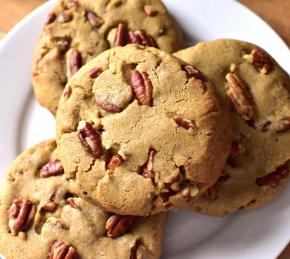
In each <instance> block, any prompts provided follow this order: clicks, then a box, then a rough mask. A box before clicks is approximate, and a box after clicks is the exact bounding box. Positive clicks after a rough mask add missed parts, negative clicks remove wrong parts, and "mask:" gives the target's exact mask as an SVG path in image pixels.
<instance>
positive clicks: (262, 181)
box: [256, 165, 289, 187]
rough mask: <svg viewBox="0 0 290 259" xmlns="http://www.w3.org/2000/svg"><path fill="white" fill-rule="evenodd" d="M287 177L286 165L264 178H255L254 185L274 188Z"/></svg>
mask: <svg viewBox="0 0 290 259" xmlns="http://www.w3.org/2000/svg"><path fill="white" fill-rule="evenodd" d="M288 176H289V169H288V167H287V166H286V165H282V166H279V167H278V168H277V169H276V171H274V172H272V173H270V174H267V175H266V176H263V177H260V178H257V180H256V183H257V185H258V186H265V185H268V186H271V187H276V186H278V185H279V183H280V181H281V180H283V179H285V178H287V177H288Z"/></svg>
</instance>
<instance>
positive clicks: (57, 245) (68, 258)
mask: <svg viewBox="0 0 290 259" xmlns="http://www.w3.org/2000/svg"><path fill="white" fill-rule="evenodd" d="M48 258H49V259H78V258H79V256H78V254H77V252H76V250H75V249H74V248H73V247H72V246H71V245H69V244H67V243H64V242H62V241H59V240H55V241H53V242H52V244H51V246H50V249H49V254H48Z"/></svg>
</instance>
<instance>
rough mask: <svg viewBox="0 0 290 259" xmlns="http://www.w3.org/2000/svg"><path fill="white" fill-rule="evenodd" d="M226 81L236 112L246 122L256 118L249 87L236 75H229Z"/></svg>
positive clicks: (228, 94)
mask: <svg viewBox="0 0 290 259" xmlns="http://www.w3.org/2000/svg"><path fill="white" fill-rule="evenodd" d="M226 80H227V83H228V87H229V89H228V91H227V96H228V97H229V98H230V100H231V101H232V103H233V105H234V107H235V109H236V111H237V112H238V113H239V114H240V115H241V116H242V118H243V119H244V120H251V119H252V118H253V117H254V104H253V98H252V95H251V92H250V90H249V88H248V86H247V85H246V84H245V82H244V81H243V80H242V79H241V78H239V77H238V76H237V75H236V74H234V73H228V74H227V75H226Z"/></svg>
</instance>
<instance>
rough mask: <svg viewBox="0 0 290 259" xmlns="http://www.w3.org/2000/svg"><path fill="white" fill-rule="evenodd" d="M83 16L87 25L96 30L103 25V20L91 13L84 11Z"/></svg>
mask: <svg viewBox="0 0 290 259" xmlns="http://www.w3.org/2000/svg"><path fill="white" fill-rule="evenodd" d="M85 16H86V19H87V20H88V21H89V23H90V24H91V25H92V26H94V27H96V28H99V27H101V26H102V24H103V23H104V21H103V19H102V18H101V17H99V16H98V15H97V14H96V13H95V12H93V11H86V13H85Z"/></svg>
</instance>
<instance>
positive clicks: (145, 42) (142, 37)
mask: <svg viewBox="0 0 290 259" xmlns="http://www.w3.org/2000/svg"><path fill="white" fill-rule="evenodd" d="M134 36H135V37H134ZM129 43H136V44H140V45H142V46H145V47H156V44H155V41H154V39H153V38H152V37H151V36H150V35H148V34H147V33H146V32H145V31H144V30H136V31H134V32H133V31H130V33H129Z"/></svg>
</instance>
